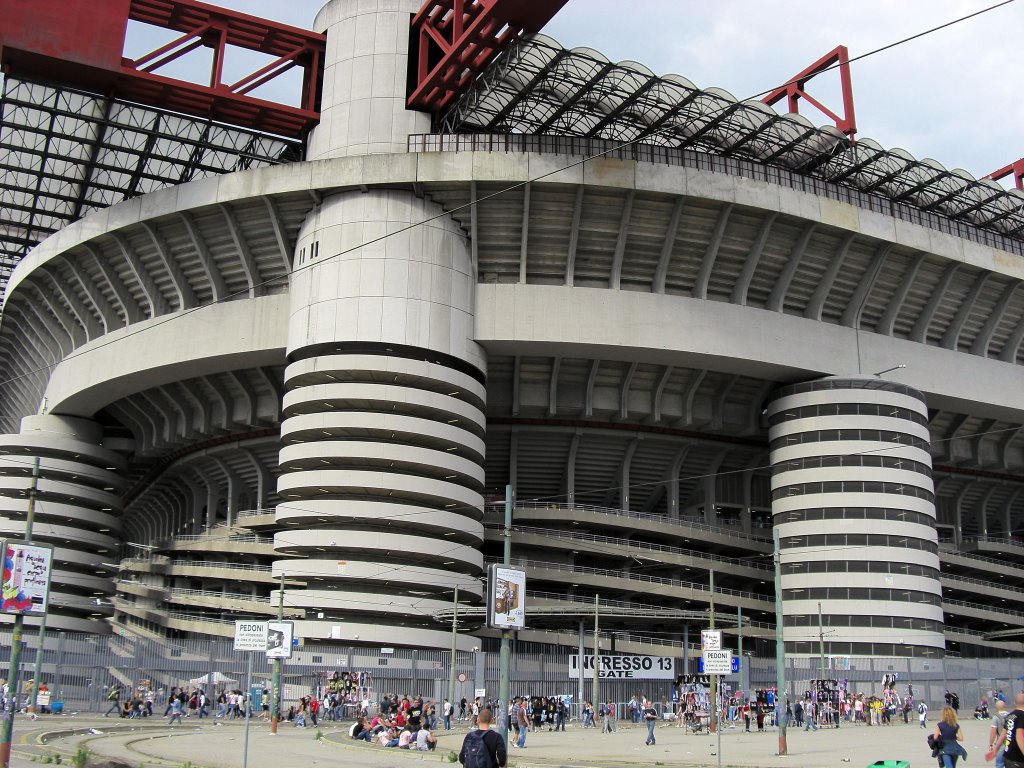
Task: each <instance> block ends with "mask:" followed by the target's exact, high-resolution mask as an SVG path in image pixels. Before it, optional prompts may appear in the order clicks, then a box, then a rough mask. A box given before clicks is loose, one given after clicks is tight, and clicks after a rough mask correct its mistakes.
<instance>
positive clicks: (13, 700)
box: [0, 456, 39, 768]
mask: <svg viewBox="0 0 1024 768" xmlns="http://www.w3.org/2000/svg"><path fill="white" fill-rule="evenodd" d="M38 488H39V457H38V456H36V457H35V460H34V461H33V462H32V482H31V484H30V485H29V487H28V508H27V510H26V514H25V543H26V544H30V543H32V524H33V523H34V522H35V516H36V490H37V489H38ZM4 554H6V553H4ZM24 626H25V616H24V615H23V614H20V613H18V614H15V616H14V631H13V632H12V633H11V664H10V667H9V670H8V672H7V690H8V694H7V698H6V699H4V702H3V707H4V711H3V727H2V728H0V765H2V766H3V768H7V766H9V765H10V763H11V739H12V738H13V736H14V713H15V712H16V711H17V709H18V672H19V666H20V665H21V635H22V631H23V629H24ZM33 693H34V692H33Z"/></svg>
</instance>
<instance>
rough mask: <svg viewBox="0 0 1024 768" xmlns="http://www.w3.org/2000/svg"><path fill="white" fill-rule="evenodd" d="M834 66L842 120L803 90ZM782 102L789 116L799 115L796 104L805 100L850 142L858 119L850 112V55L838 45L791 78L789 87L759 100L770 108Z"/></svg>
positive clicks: (786, 86)
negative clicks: (790, 114) (836, 73)
mask: <svg viewBox="0 0 1024 768" xmlns="http://www.w3.org/2000/svg"><path fill="white" fill-rule="evenodd" d="M837 65H838V69H839V82H840V84H841V85H842V89H843V116H842V117H840V116H839V115H837V114H836V113H835V112H833V111H832V110H831V109H829V108H828V107H826V106H825V105H824V104H822V103H821V102H820V101H818V100H817V99H815V98H814V97H813V96H811V95H810V94H809V93H807V91H806V89H805V87H804V86H805V85H806V84H807V81H808V80H810V79H811V78H813V77H814V76H815V75H820V74H821V73H822V72H825V71H827V70H830V69H832V68H833V67H836V66H837ZM783 98H785V99H787V100H788V106H789V111H790V112H799V111H800V107H799V100H800V99H806V100H807V101H808V102H810V103H811V105H813V106H814V107H817V108H818V109H819V110H820V111H821V112H822V113H824V114H825V115H827V116H828V118H829V119H830V120H832V121H833V122H835V124H836V128H838V129H839V130H840V131H842V132H843V133H845V134H846V135H847V136H849V137H850V138H851V139H852V138H853V135H854V134H855V133H856V132H857V117H856V115H855V114H854V111H853V84H852V82H851V80H850V52H849V51H848V50H847V49H846V46H845V45H840V46H838V47H837V48H834V49H833V50H831V51H829V52H828V53H826V54H825V55H824V56H822V57H821V58H820V59H818V60H817V61H816V62H814V63H813V64H811V66H809V67H808V68H807V69H805V70H803V71H802V72H799V73H798V74H796V75H795V76H794V77H791V78H790V79H789V82H788V83H786V84H785V85H783V86H780V87H778V88H776V89H775V90H774V91H772V92H771V93H769V94H768V95H767V96H765V97H764V98H763V99H761V101H763V102H764V103H765V104H768V105H769V106H770V105H772V104H774V103H775V102H777V101H782V99H783Z"/></svg>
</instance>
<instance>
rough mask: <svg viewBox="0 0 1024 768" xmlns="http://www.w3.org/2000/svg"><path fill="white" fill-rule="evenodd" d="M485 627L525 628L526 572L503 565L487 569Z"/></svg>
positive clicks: (491, 566)
mask: <svg viewBox="0 0 1024 768" xmlns="http://www.w3.org/2000/svg"><path fill="white" fill-rule="evenodd" d="M487 626H488V627H491V628H492V629H522V628H523V627H525V626H526V572H525V571H520V570H517V569H515V568H506V567H505V566H503V565H496V564H494V565H490V566H488V568H487Z"/></svg>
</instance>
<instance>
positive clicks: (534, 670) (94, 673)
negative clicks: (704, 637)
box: [0, 630, 1024, 714]
mask: <svg viewBox="0 0 1024 768" xmlns="http://www.w3.org/2000/svg"><path fill="white" fill-rule="evenodd" d="M35 649H36V637H35V635H26V637H25V638H24V646H23V649H22V656H21V658H22V667H21V680H22V681H25V680H28V679H30V678H31V677H32V673H33V666H34V662H35V653H36V651H35ZM10 650H11V633H10V631H9V630H8V631H0V667H2V670H3V672H0V676H5V675H6V670H7V667H8V664H9V660H10ZM575 652H576V651H575V649H570V648H558V647H550V648H549V649H548V650H546V651H544V652H539V651H536V650H531V651H529V652H515V653H513V657H512V670H511V672H512V674H511V678H512V685H511V691H512V694H513V695H570V696H572V697H573V700H574V702H578V701H579V700H580V697H581V696H582V697H583V698H586V699H591V698H592V691H593V688H592V680H591V679H587V680H584V681H583V686H582V688H583V690H582V691H581V690H580V688H581V686H580V680H579V678H578V677H577V674H578V673H575V672H573V669H574V667H573V665H572V659H571V657H572V656H573V655H575ZM679 653H681V651H679ZM666 658H668V657H666ZM247 661H248V659H247V656H246V654H245V653H244V652H238V651H235V650H233V647H232V642H231V641H230V640H220V639H187V640H171V639H156V638H153V639H150V638H143V637H136V636H121V635H90V634H78V633H71V632H51V633H49V634H48V635H47V637H46V642H45V649H44V655H43V659H42V667H41V669H42V680H43V682H45V683H46V684H47V686H48V688H49V689H50V691H51V693H52V699H53V701H61V702H63V703H64V709H65V711H67V712H75V711H100V710H102V709H105V708H106V704H107V702H106V695H107V692H108V691H109V690H110V688H111V686H114V685H117V686H121V687H122V688H124V689H128V688H132V687H136V686H148V687H151V688H152V689H153V690H154V691H155V692H157V694H158V696H159V692H161V691H163V692H164V693H166V692H167V691H168V690H169V689H170V688H171V687H173V686H189V685H190V684H192V683H193V682H197V681H199V680H201V679H204V678H205V679H213V680H214V681H215V683H214V685H213V686H212V690H210V687H209V686H207V692H208V693H213V694H216V693H217V692H219V691H220V690H222V689H229V690H234V689H239V690H242V689H244V687H245V681H246V664H247ZM253 661H254V664H253V684H254V685H255V686H259V687H261V688H263V687H269V680H270V674H271V665H270V662H268V661H267V660H266V659H265V658H263V657H262V656H258V657H254V659H253ZM844 662H845V663H844V664H843V666H844V667H846V666H848V668H844V669H840V670H836V669H832V668H831V664H832V661H831V660H830V659H828V658H826V667H827V668H826V670H825V672H826V676H827V677H829V678H835V679H844V678H845V679H846V680H847V681H848V686H847V687H848V690H850V691H852V692H855V693H858V692H862V693H865V694H869V695H870V694H873V693H874V694H877V693H880V692H881V690H882V678H883V677H884V676H886V675H895V676H896V679H897V690H898V692H899V693H900V694H901V695H903V694H906V692H907V686H913V693H914V697H915V700H920V699H922V698H923V699H924V700H925V701H926V702H928V704H929V706H931V707H932V708H934V707H935V706H937V705H941V703H942V701H943V696H944V693H945V691H946V690H951V691H955V692H956V693H958V694H959V697H960V701H961V706H962V709H966V710H973V707H974V706H975V705H976V704H977V703H978V702H979V700H980V699H981V698H982V697H983V696H988V695H990V693H991V692H992V691H998V690H1002V691H1004V692H1005V693H1007V695H1009V694H1010V692H1011V691H1015V690H1020V687H1021V676H1022V675H1024V658H1021V657H1006V658H988V659H964V658H947V659H944V660H927V659H910V658H857V657H849V658H846V659H844ZM498 663H499V659H498V653H497V645H496V641H494V640H489V639H485V640H484V641H482V649H481V650H476V651H458V652H457V653H456V654H455V676H456V683H455V698H456V700H458V699H461V698H462V697H465V698H467V699H469V700H472V699H473V697H474V695H476V694H477V692H478V691H482V692H483V695H484V696H485V697H488V698H489V697H494V696H496V695H497V691H498ZM450 665H451V652H450V651H445V650H437V649H412V648H400V647H394V648H391V647H387V646H372V647H367V646H360V647H350V646H345V645H338V644H329V643H312V642H306V643H304V644H302V645H301V646H299V647H298V648H296V649H295V651H294V653H293V656H292V658H291V659H289V660H287V661H285V663H284V667H283V669H284V677H283V686H284V695H285V700H286V704H287V703H290V702H294V701H295V700H297V699H298V697H299V696H303V695H308V694H309V693H310V692H311V691H314V690H316V689H317V687H318V686H323V685H326V684H327V681H328V680H329V679H330V678H332V677H334V676H335V673H338V674H345V673H352V672H356V673H363V680H364V681H365V683H366V684H367V685H369V686H370V688H371V698H374V699H376V698H377V697H379V696H380V695H382V694H390V693H395V694H398V695H402V694H417V693H418V694H422V695H423V696H424V697H425V698H427V699H434V700H436V701H441V700H443V699H444V698H445V697H446V696H447V694H448V686H449V673H450V670H451V666H450ZM666 666H670V667H671V668H672V669H671V672H669V671H668V670H667V669H666V670H664V671H663V673H662V674H664V675H665V677H664V678H663V679H638V678H630V679H602V680H601V681H600V686H599V687H600V690H599V697H600V698H601V699H602V700H605V701H606V700H608V699H611V700H613V701H615V702H618V703H620V704H621V703H623V702H626V701H628V700H629V698H630V697H631V696H632V695H634V694H642V695H646V696H648V697H650V698H652V699H654V700H655V701H665V702H668V701H671V699H672V690H673V687H674V682H675V679H676V676H677V675H683V674H688V673H689V674H693V673H696V672H697V669H696V659H694V658H693V657H692V656H691V657H690V658H689V659H688V660H684V658H682V657H681V656H676V657H672V660H671V664H669V663H667V662H666ZM786 666H787V670H786V679H787V681H788V685H787V687H788V689H789V693H790V696H791V697H794V696H800V695H802V694H803V692H804V691H805V690H807V689H809V688H810V687H811V686H810V680H812V679H816V678H819V677H821V668H820V661H819V659H818V658H817V657H810V658H807V657H792V658H788V659H787V665H786ZM744 673H745V674H744V678H745V679H744V686H745V689H746V690H747V691H754V690H756V689H767V688H774V686H775V660H774V659H768V658H758V657H746V658H745V659H744ZM725 682H726V684H728V685H729V686H730V687H731V689H732V690H734V691H735V690H737V689H738V687H739V683H740V680H739V676H738V675H732V676H729V677H727V678H726V679H725ZM157 706H158V707H159V712H162V711H163V704H162V702H161V701H160V699H159V698H158V699H157ZM159 712H158V714H159ZM623 714H624V712H623Z"/></svg>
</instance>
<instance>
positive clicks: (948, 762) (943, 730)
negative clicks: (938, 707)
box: [935, 707, 967, 768]
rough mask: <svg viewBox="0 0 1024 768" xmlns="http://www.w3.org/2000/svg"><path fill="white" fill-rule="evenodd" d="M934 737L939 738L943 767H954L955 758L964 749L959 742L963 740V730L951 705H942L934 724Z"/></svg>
mask: <svg viewBox="0 0 1024 768" xmlns="http://www.w3.org/2000/svg"><path fill="white" fill-rule="evenodd" d="M935 738H936V739H939V740H941V745H940V749H941V753H940V754H941V756H942V764H943V766H945V768H956V760H957V758H958V757H960V756H961V755H966V754H967V753H966V751H965V750H964V748H963V746H962V745H961V744H960V742H961V741H963V740H964V732H963V729H962V728H961V727H960V724H959V723H958V722H957V720H956V712H955V711H954V709H953V708H952V707H943V708H942V716H941V718H940V719H939V722H938V723H937V724H936V726H935Z"/></svg>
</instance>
